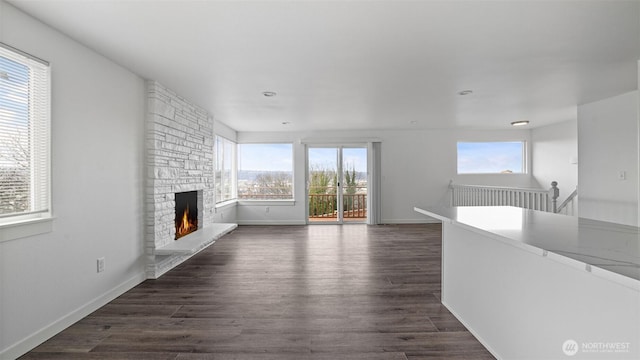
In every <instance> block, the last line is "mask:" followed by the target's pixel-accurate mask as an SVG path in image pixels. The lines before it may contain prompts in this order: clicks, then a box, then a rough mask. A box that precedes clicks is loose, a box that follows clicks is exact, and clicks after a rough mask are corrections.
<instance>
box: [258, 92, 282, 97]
mask: <svg viewBox="0 0 640 360" xmlns="http://www.w3.org/2000/svg"><path fill="white" fill-rule="evenodd" d="M262 95H264V96H266V97H274V96H276V95H278V94H277V93H276V92H275V91H263V92H262Z"/></svg>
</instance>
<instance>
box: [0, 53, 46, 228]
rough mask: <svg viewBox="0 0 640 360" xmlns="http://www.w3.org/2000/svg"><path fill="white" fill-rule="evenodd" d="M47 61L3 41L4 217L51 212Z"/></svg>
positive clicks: (0, 205)
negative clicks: (4, 43)
mask: <svg viewBox="0 0 640 360" xmlns="http://www.w3.org/2000/svg"><path fill="white" fill-rule="evenodd" d="M49 84H50V70H49V64H48V63H46V62H44V61H42V60H40V59H36V58H34V57H32V56H30V55H27V54H24V53H22V52H20V51H18V50H16V49H13V48H11V47H9V46H6V45H3V44H0V221H1V222H4V223H11V222H14V221H17V220H27V219H31V218H43V217H48V215H49V214H50V180H49V179H50V174H49V173H50V171H49V162H50V138H49V137H50V134H49V132H50V130H49V128H50V85H49Z"/></svg>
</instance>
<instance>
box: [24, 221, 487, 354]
mask: <svg viewBox="0 0 640 360" xmlns="http://www.w3.org/2000/svg"><path fill="white" fill-rule="evenodd" d="M440 239H441V228H440V225H438V224H425V225H382V226H367V225H343V226H339V225H311V226H240V227H238V229H236V230H235V231H234V232H232V233H231V234H228V235H226V236H225V237H223V238H222V239H220V240H218V242H216V243H215V244H214V245H213V246H211V247H209V248H207V249H206V250H204V251H202V252H201V253H199V254H197V255H196V256H194V257H193V258H191V259H189V260H188V261H186V262H185V263H183V264H182V265H180V266H178V267H176V268H175V269H173V270H172V271H170V272H168V273H167V274H165V275H164V276H162V277H161V278H160V279H158V280H147V281H145V282H144V283H142V284H140V285H139V286H137V287H135V288H134V289H132V290H130V291H128V292H127V293H125V294H123V295H122V296H120V297H119V298H117V299H115V300H114V301H112V302H111V303H109V304H107V305H106V306H104V307H102V308H101V309H99V310H97V311H96V312H94V313H93V314H91V315H89V316H88V317H86V318H84V319H83V320H81V321H79V322H78V323H76V324H75V325H73V326H71V327H69V328H68V329H67V330H65V331H63V332H62V333H60V334H58V335H56V336H55V337H53V338H52V339H50V340H49V341H47V342H45V343H44V344H42V345H40V346H39V347H37V348H35V349H34V350H33V351H31V352H30V353H28V354H25V355H24V356H23V357H22V359H140V360H145V359H167V360H169V359H171V360H196V359H197V360H202V359H222V360H230V359H235V360H245V359H258V360H276V359H277V360H289V359H291V360H293V359H312V360H325V359H327V360H328V359H346V360H365V359H366V360H383V359H384V360H387V359H388V360H396V359H397V360H421V359H448V360H452V359H453V360H455V359H474V360H475V359H493V357H492V356H491V354H490V353H489V352H488V351H487V350H486V349H485V348H484V347H483V346H482V345H481V344H480V343H479V342H478V341H477V340H476V339H475V338H474V337H473V336H472V335H471V334H470V333H469V332H468V331H467V330H466V329H465V328H464V326H463V325H462V324H460V322H458V321H457V320H456V318H455V317H453V316H452V315H451V314H450V313H449V312H448V311H447V309H446V308H445V307H444V306H443V305H441V304H440V300H439V296H440V250H441V240H440Z"/></svg>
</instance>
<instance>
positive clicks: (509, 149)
mask: <svg viewBox="0 0 640 360" xmlns="http://www.w3.org/2000/svg"><path fill="white" fill-rule="evenodd" d="M525 172H526V171H525V142H524V141H501V142H458V174H524V173H525Z"/></svg>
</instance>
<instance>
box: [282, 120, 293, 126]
mask: <svg viewBox="0 0 640 360" xmlns="http://www.w3.org/2000/svg"><path fill="white" fill-rule="evenodd" d="M289 124H291V122H289V121H283V122H282V125H289Z"/></svg>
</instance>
